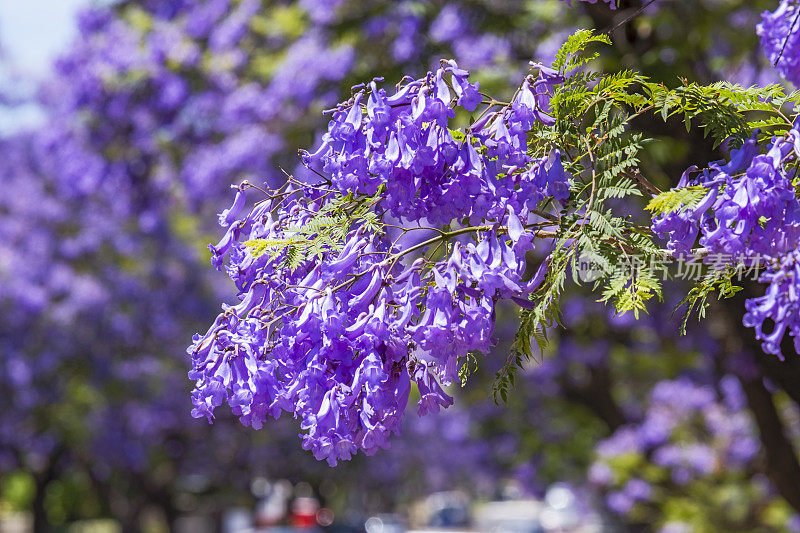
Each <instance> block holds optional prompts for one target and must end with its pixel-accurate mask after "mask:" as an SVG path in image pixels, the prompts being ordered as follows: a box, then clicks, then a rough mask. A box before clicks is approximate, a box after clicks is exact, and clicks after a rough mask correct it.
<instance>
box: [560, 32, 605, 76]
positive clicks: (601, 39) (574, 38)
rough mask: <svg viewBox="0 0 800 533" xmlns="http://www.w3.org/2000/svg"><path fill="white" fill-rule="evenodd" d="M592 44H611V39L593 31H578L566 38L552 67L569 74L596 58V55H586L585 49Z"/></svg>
mask: <svg viewBox="0 0 800 533" xmlns="http://www.w3.org/2000/svg"><path fill="white" fill-rule="evenodd" d="M592 43H603V44H611V38H610V37H609V36H608V35H605V34H603V33H599V34H598V33H595V32H594V31H593V30H579V31H577V32H575V33H573V34H572V35H570V36H569V38H567V41H566V42H565V43H564V44H563V45H562V46H561V48H560V49H559V51H558V53H557V54H556V60H555V61H554V62H553V67H554V68H556V69H558V70H561V71H564V72H569V71H571V70H573V69H575V68H577V67H580V66H581V65H584V64H586V63H588V62H589V61H592V60H594V59H596V58H597V55H598V54H597V53H592V54H586V48H587V47H588V46H589V45H590V44H592Z"/></svg>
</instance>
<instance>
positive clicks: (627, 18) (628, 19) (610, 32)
mask: <svg viewBox="0 0 800 533" xmlns="http://www.w3.org/2000/svg"><path fill="white" fill-rule="evenodd" d="M655 1H656V0H649V1H648V2H647V3H646V4H645V5H643V6H642V7H640V8H639V9H637V10H636V11H635V12H634V13H633V14H632V15H630V16H628V17H625V19H623V20H622V21H621V22H619V23H617V24H615V25H614V27H613V28H611V29H610V30H608V31H607V32H606V34H607V35H611V34H612V33H614V32H615V31H617V30H618V29H619V28H620V27H622V26H624V25H625V24H627V23H628V22H630V21H631V20H633V19H635V18H636V17H638V16H639V15H641V14H642V13H643V12H644V10H645V9H647V8H648V7H649V6H650V4H652V3H653V2H655Z"/></svg>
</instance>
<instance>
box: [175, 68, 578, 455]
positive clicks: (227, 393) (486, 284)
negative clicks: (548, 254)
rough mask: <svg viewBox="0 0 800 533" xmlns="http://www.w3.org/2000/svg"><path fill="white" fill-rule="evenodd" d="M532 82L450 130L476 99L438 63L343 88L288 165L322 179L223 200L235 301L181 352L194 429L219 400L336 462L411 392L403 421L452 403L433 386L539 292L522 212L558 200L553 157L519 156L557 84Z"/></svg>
mask: <svg viewBox="0 0 800 533" xmlns="http://www.w3.org/2000/svg"><path fill="white" fill-rule="evenodd" d="M538 68H539V75H538V77H533V76H530V77H527V78H526V79H525V80H524V82H523V84H522V85H521V87H520V90H519V91H518V92H517V94H516V96H515V98H514V99H513V101H512V102H510V103H509V104H507V105H501V106H500V107H499V109H498V108H496V107H497V106H496V104H495V102H494V101H489V102H487V107H486V108H485V109H484V111H483V113H482V115H481V117H480V118H479V120H477V121H476V122H474V123H473V124H472V125H471V126H469V127H468V128H467V129H466V131H458V130H455V129H451V127H453V126H454V122H455V117H456V114H457V111H461V112H471V111H474V110H475V109H476V108H477V106H478V105H479V104H481V103H483V102H484V100H483V97H482V95H481V94H480V93H479V91H478V87H477V85H476V84H472V83H471V82H470V81H469V75H468V73H467V72H466V71H464V70H462V69H460V68H458V66H457V65H456V63H455V62H453V61H447V62H443V64H442V67H441V68H439V69H438V70H437V71H435V72H431V73H428V75H427V76H425V77H424V78H420V79H417V80H411V81H409V82H407V83H405V84H404V85H402V86H400V87H399V88H398V89H397V91H396V92H395V93H394V94H387V92H386V91H385V89H383V88H379V87H378V80H375V81H373V82H371V83H370V84H369V85H368V86H361V87H356V88H354V91H355V93H354V95H353V97H352V98H351V99H350V100H349V101H348V102H346V103H344V104H341V105H340V106H339V107H337V108H336V109H335V110H333V120H332V121H331V122H330V125H329V128H328V132H327V133H326V134H325V135H324V137H323V141H322V144H321V146H320V147H319V149H318V150H316V151H315V152H314V153H307V152H306V153H304V154H303V157H304V161H305V163H306V165H308V167H309V168H310V169H311V170H313V171H315V172H318V173H319V174H320V176H326V179H325V180H324V181H322V182H319V183H314V184H311V183H303V182H299V181H297V180H295V179H294V178H290V179H289V182H288V183H287V185H286V186H285V188H282V189H281V190H279V191H272V192H270V193H269V195H268V197H267V198H266V199H263V200H262V201H260V202H259V203H257V204H256V205H255V206H254V207H253V208H252V209H251V210H249V211H246V210H245V209H244V207H245V205H246V200H245V194H246V191H248V190H252V189H250V185H249V184H248V183H244V184H242V185H241V186H240V187H239V190H238V191H237V194H236V198H235V199H234V203H233V205H232V206H231V208H230V209H228V210H226V211H225V212H223V213H222V214H221V215H220V222H221V224H222V225H223V227H227V232H226V235H225V236H224V237H223V239H222V240H221V241H220V243H219V244H218V245H216V246H212V247H211V249H212V252H213V259H212V261H213V262H214V263H215V264H216V265H217V266H218V267H220V268H221V267H222V266H223V264H224V262H225V258H227V259H228V261H227V264H226V265H225V269H226V270H227V272H228V274H229V275H230V276H231V278H232V279H233V280H234V282H235V283H236V286H237V287H238V288H239V290H240V293H241V303H239V304H238V305H235V306H230V307H228V306H226V307H225V308H224V310H223V313H222V314H220V315H219V316H218V317H217V320H216V321H215V322H214V324H213V325H212V327H211V328H210V329H209V330H208V332H207V333H206V334H205V335H204V336H200V335H197V336H195V338H194V344H193V345H192V346H191V347H190V348H189V353H190V354H191V355H192V359H193V370H192V372H191V374H190V376H191V378H192V379H195V380H196V388H195V390H194V392H193V395H192V396H193V402H194V405H195V408H194V410H193V415H194V416H197V417H202V416H206V417H208V418H209V420H210V419H212V418H213V416H214V409H215V408H216V407H218V406H219V405H221V404H222V403H223V402H226V401H227V403H228V404H229V405H230V406H231V408H232V410H233V412H234V413H235V414H236V415H238V416H239V417H240V419H241V421H242V423H243V424H245V425H249V426H253V427H260V426H261V424H262V422H263V421H264V419H265V418H266V416H267V415H272V416H275V417H277V416H279V415H280V412H281V411H287V412H291V413H294V414H295V416H297V417H299V418H301V419H302V427H303V429H305V430H306V431H307V433H306V434H305V435H303V437H302V438H303V441H304V442H303V446H304V447H305V448H307V449H310V450H312V451H313V453H314V455H315V456H316V457H317V458H318V459H326V460H327V461H328V462H329V463H330V464H331V465H335V464H336V463H337V461H338V460H340V459H349V458H350V456H351V455H352V454H353V453H355V452H356V451H357V450H359V449H361V450H364V451H365V452H366V453H368V454H371V453H374V452H375V451H377V450H378V449H379V448H380V447H386V446H387V441H388V438H389V436H390V435H391V434H392V433H396V432H397V431H398V430H399V427H400V421H401V418H402V415H403V412H404V410H405V407H406V403H407V401H408V398H409V396H410V394H411V389H412V385H413V386H414V388H415V389H416V391H418V393H419V400H418V402H417V403H418V413H419V414H420V415H424V414H426V413H429V412H437V411H438V410H439V409H440V408H443V407H447V406H449V405H451V404H452V398H451V397H450V396H449V395H448V394H447V393H446V392H445V391H444V390H443V388H442V386H443V385H449V384H451V383H453V382H454V381H456V380H458V378H459V372H460V369H461V367H462V365H463V364H464V361H465V358H466V357H467V356H468V354H470V353H471V352H475V351H480V352H483V353H487V352H488V350H489V349H490V347H491V346H492V343H493V340H492V331H493V327H494V314H495V311H494V308H495V302H496V301H497V300H499V299H509V298H513V299H515V300H516V301H518V302H520V303H521V304H523V305H527V303H528V302H527V297H528V295H529V294H530V293H531V291H532V290H533V289H535V288H536V287H537V286H538V284H539V283H541V281H542V278H543V275H544V273H545V271H546V267H545V266H544V265H543V266H542V267H540V268H539V271H538V273H537V274H536V275H534V276H533V277H532V278H531V279H523V275H524V273H525V270H526V259H525V256H526V252H527V251H528V250H530V249H532V247H533V240H534V238H535V237H536V236H537V228H541V227H543V226H546V225H549V224H550V223H549V222H535V220H536V219H537V215H536V214H535V213H534V211H536V209H537V205H538V204H539V202H541V201H542V200H544V199H545V198H549V199H551V200H552V201H555V202H558V201H563V200H564V199H565V198H566V196H567V194H568V176H567V174H566V172H565V171H564V169H563V167H562V163H561V159H560V155H559V153H558V152H553V153H552V154H550V155H549V156H547V157H541V158H534V157H532V156H530V155H529V154H528V150H527V140H526V133H527V131H528V130H530V129H531V128H533V127H534V126H535V124H536V123H543V124H547V123H551V122H552V120H553V119H552V118H551V117H550V115H549V114H548V111H549V107H548V100H549V94H550V91H551V90H552V88H553V87H554V86H555V85H556V84H558V83H560V81H561V79H562V78H561V76H560V75H559V73H557V72H555V71H553V70H552V69H549V68H546V67H543V66H538ZM376 213H380V215H376ZM370 215H372V216H370ZM392 221H396V222H400V223H402V224H403V226H402V227H401V226H399V225H397V224H393V223H392ZM415 257H416V259H415Z"/></svg>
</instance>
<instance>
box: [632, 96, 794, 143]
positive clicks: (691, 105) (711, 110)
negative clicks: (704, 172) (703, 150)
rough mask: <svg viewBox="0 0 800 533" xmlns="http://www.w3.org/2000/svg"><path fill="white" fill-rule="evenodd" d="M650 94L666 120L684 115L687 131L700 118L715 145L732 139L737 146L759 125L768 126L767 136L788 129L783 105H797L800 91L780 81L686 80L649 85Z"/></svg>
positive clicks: (789, 125)
mask: <svg viewBox="0 0 800 533" xmlns="http://www.w3.org/2000/svg"><path fill="white" fill-rule="evenodd" d="M647 90H648V92H649V93H650V97H651V99H652V101H653V102H654V104H655V105H656V106H657V107H658V108H659V109H660V112H661V116H662V117H663V118H664V120H665V121H666V120H667V119H668V118H669V117H672V116H675V115H682V116H683V120H684V122H685V124H686V131H689V130H690V128H691V124H692V121H697V122H699V124H700V127H702V128H703V129H704V134H705V135H708V134H711V136H712V137H713V139H714V146H715V147H716V146H718V145H719V144H720V143H722V142H723V141H725V140H727V139H730V140H731V143H732V145H733V146H741V144H742V143H743V142H744V141H745V140H747V139H748V138H749V137H750V136H751V135H752V132H753V130H755V129H756V128H768V130H769V131H767V132H765V135H766V136H767V137H771V136H772V135H780V134H782V133H785V132H786V131H788V130H789V129H790V128H791V126H792V123H791V120H789V118H788V117H787V116H786V115H785V114H784V113H783V110H782V109H783V107H784V106H786V105H787V104H794V108H795V109H797V105H798V102H800V93H798V92H793V93H789V94H786V93H785V89H784V88H783V87H781V86H779V85H769V86H767V87H757V86H753V87H741V86H739V85H735V84H732V83H728V82H718V83H712V84H710V85H705V86H704V85H698V84H696V83H684V85H683V86H682V87H678V88H676V89H673V90H667V89H666V88H665V87H664V86H663V85H653V84H650V85H648V86H647Z"/></svg>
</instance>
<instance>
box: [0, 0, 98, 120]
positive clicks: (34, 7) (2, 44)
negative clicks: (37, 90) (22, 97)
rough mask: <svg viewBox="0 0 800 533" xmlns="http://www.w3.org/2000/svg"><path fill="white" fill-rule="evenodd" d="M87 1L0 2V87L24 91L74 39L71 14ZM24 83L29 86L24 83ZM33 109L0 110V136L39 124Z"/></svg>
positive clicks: (73, 25) (5, 0) (36, 113)
mask: <svg viewBox="0 0 800 533" xmlns="http://www.w3.org/2000/svg"><path fill="white" fill-rule="evenodd" d="M88 4H89V0H0V50H2V51H3V55H4V56H5V57H4V59H3V62H2V63H0V85H2V86H7V87H8V88H10V89H11V90H12V92H13V93H19V92H22V91H25V90H28V89H29V87H32V86H33V83H32V82H34V81H35V80H36V79H40V78H42V77H43V76H45V75H46V74H47V72H48V69H49V66H50V63H51V62H52V60H53V58H55V57H56V56H57V55H58V54H59V53H60V52H61V51H62V50H63V49H64V48H65V47H66V46H67V45H68V44H69V42H70V41H71V40H72V39H73V38H74V36H75V32H76V29H75V15H76V13H77V12H78V9H79V8H80V7H82V6H85V5H88ZM21 80H26V81H28V82H29V83H24V82H23V81H21ZM41 118H42V117H41V113H40V111H39V110H38V109H36V107H35V106H32V105H28V106H22V107H21V108H17V109H14V110H11V111H9V110H2V109H0V133H8V132H10V131H14V130H18V129H20V128H25V127H28V126H33V125H35V124H36V123H37V122H39V121H41Z"/></svg>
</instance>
